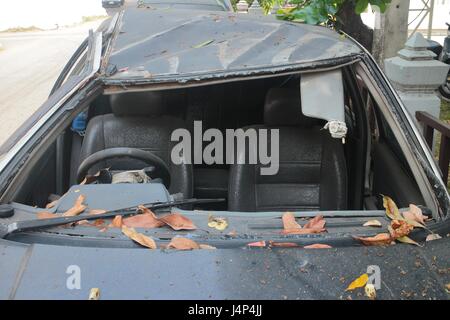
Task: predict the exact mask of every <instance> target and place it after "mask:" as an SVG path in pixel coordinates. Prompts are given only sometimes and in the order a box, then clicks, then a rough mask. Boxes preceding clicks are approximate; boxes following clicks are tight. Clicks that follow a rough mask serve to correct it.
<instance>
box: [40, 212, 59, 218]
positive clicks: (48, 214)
mask: <svg viewBox="0 0 450 320" xmlns="http://www.w3.org/2000/svg"><path fill="white" fill-rule="evenodd" d="M37 217H38V219H52V218H56V217H58V215H57V214H54V213H51V212H47V211H42V212H39V213H38V214H37Z"/></svg>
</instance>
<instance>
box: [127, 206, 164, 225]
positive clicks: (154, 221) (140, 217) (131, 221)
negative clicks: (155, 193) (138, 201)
mask: <svg viewBox="0 0 450 320" xmlns="http://www.w3.org/2000/svg"><path fill="white" fill-rule="evenodd" d="M138 210H139V211H140V212H142V213H140V214H136V215H134V216H132V217H128V218H124V219H123V220H122V223H123V225H125V226H127V227H132V228H147V229H151V228H160V227H162V226H163V225H164V224H165V223H164V222H163V221H160V220H159V219H158V218H157V217H156V216H155V214H154V213H153V212H152V211H151V210H149V209H148V208H145V207H144V206H139V207H138Z"/></svg>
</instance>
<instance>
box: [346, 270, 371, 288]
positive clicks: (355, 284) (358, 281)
mask: <svg viewBox="0 0 450 320" xmlns="http://www.w3.org/2000/svg"><path fill="white" fill-rule="evenodd" d="M367 281H369V275H368V274H367V273H364V274H363V275H361V276H360V277H359V278H358V279H356V280H355V281H353V282H352V283H350V285H349V286H348V287H347V289H345V291H351V290H355V289H357V288H361V287H364V286H365V285H366V283H367Z"/></svg>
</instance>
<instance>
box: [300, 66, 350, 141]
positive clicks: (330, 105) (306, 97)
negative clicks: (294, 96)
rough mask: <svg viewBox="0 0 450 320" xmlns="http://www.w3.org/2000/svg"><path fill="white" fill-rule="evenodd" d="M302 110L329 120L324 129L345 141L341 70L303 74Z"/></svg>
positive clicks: (301, 87) (308, 115) (312, 115)
mask: <svg viewBox="0 0 450 320" xmlns="http://www.w3.org/2000/svg"><path fill="white" fill-rule="evenodd" d="M300 95H301V103H302V112H303V114H304V115H305V116H307V117H311V118H317V119H323V120H325V121H327V124H326V125H325V127H324V129H327V130H328V131H329V132H330V134H331V136H332V137H333V138H336V139H342V140H343V142H345V140H344V139H345V137H346V135H347V125H346V124H345V104H344V85H343V80H342V72H341V70H333V71H326V72H317V73H307V74H302V77H301V81H300Z"/></svg>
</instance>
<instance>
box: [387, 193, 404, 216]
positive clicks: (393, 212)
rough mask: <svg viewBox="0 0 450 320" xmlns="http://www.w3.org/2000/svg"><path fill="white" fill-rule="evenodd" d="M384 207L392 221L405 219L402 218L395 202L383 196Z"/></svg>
mask: <svg viewBox="0 0 450 320" xmlns="http://www.w3.org/2000/svg"><path fill="white" fill-rule="evenodd" d="M383 207H384V208H385V209H386V215H387V216H388V217H389V218H390V219H391V220H403V217H402V216H401V214H400V211H399V210H398V207H397V205H396V204H395V202H394V200H392V199H391V198H389V197H388V196H383Z"/></svg>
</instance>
